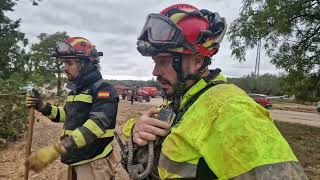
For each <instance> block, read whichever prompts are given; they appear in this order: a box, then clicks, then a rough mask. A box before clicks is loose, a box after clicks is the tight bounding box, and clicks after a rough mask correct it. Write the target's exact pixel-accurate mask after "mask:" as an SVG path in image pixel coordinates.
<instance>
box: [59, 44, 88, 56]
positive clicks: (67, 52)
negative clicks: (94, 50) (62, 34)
mask: <svg viewBox="0 0 320 180" xmlns="http://www.w3.org/2000/svg"><path fill="white" fill-rule="evenodd" d="M54 55H55V56H56V57H79V56H84V55H85V54H84V53H83V52H78V51H77V50H76V49H74V48H73V47H72V46H71V45H70V44H69V43H66V42H64V41H59V42H58V43H57V46H56V49H55V54H54Z"/></svg>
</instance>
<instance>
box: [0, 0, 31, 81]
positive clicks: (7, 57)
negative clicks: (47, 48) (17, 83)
mask: <svg viewBox="0 0 320 180" xmlns="http://www.w3.org/2000/svg"><path fill="white" fill-rule="evenodd" d="M14 5H15V1H12V0H1V3H0V79H7V78H9V77H10V75H11V74H12V73H13V72H14V71H15V70H16V68H17V67H16V66H15V64H17V63H19V62H18V60H19V55H20V53H21V52H22V51H23V50H22V49H21V47H20V46H19V45H18V44H19V43H20V44H22V45H27V42H28V41H27V39H26V38H25V37H24V34H23V33H21V32H20V31H18V27H19V25H20V19H19V20H16V21H13V20H11V19H9V18H8V17H7V16H5V12H7V11H13V9H12V8H13V6H14Z"/></svg>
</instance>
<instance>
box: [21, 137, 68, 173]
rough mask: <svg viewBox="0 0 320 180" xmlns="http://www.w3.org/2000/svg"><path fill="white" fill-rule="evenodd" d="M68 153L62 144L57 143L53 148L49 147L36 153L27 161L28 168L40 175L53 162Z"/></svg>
mask: <svg viewBox="0 0 320 180" xmlns="http://www.w3.org/2000/svg"><path fill="white" fill-rule="evenodd" d="M64 153H66V150H65V149H64V147H63V145H62V144H61V142H59V143H57V144H56V145H53V146H47V147H44V148H41V149H40V150H38V151H37V152H35V153H32V154H31V155H30V156H29V157H28V158H27V161H26V163H25V164H26V166H28V168H29V169H32V170H34V171H35V172H37V173H39V172H40V171H42V169H43V168H45V167H47V166H48V165H49V164H51V163H52V162H53V161H55V160H56V159H58V158H59V156H60V155H61V154H64Z"/></svg>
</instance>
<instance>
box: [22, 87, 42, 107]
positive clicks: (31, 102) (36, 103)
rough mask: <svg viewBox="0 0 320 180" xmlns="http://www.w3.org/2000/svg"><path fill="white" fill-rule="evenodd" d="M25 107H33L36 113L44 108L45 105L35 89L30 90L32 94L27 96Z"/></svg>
mask: <svg viewBox="0 0 320 180" xmlns="http://www.w3.org/2000/svg"><path fill="white" fill-rule="evenodd" d="M26 105H27V107H28V108H30V107H34V108H35V109H36V110H38V111H40V110H42V109H44V108H45V107H46V104H45V103H44V102H43V101H42V98H41V95H40V93H39V92H38V91H37V90H36V89H32V94H29V93H28V94H27V96H26Z"/></svg>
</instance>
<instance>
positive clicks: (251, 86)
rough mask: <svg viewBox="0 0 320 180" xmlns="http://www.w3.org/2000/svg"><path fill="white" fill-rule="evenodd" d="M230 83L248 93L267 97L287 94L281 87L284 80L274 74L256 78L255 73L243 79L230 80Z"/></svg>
mask: <svg viewBox="0 0 320 180" xmlns="http://www.w3.org/2000/svg"><path fill="white" fill-rule="evenodd" d="M229 82H231V83H233V84H235V85H237V86H238V87H240V88H241V89H243V90H244V91H246V92H247V93H258V94H266V95H283V94H286V92H285V91H284V89H283V88H282V87H281V83H282V79H281V78H280V77H277V76H275V75H272V74H264V75H262V76H259V77H256V76H255V75H254V74H253V73H252V74H250V75H247V76H244V77H241V78H230V79H229Z"/></svg>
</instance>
